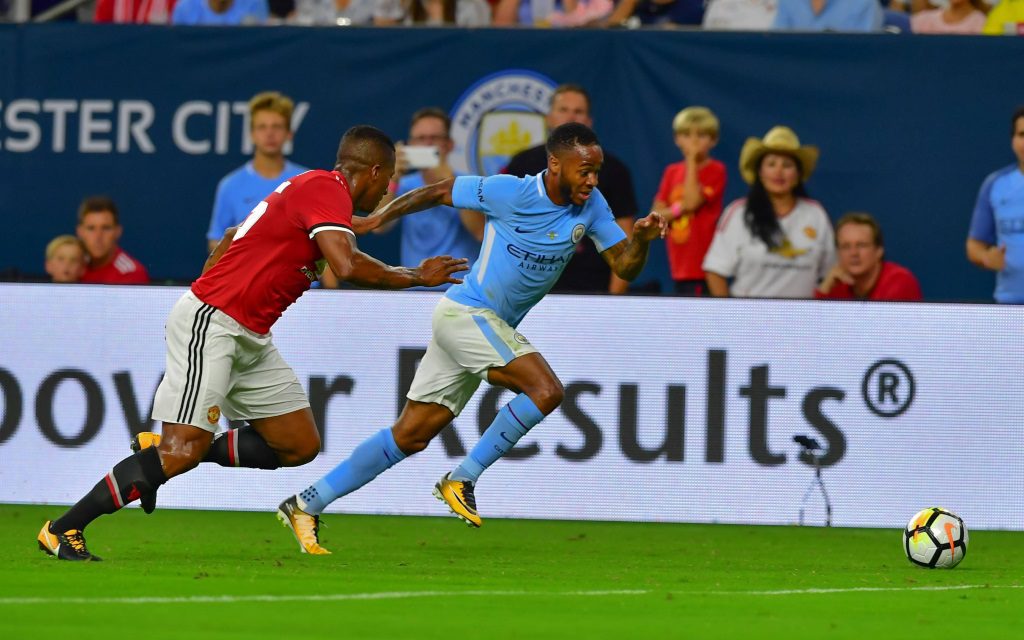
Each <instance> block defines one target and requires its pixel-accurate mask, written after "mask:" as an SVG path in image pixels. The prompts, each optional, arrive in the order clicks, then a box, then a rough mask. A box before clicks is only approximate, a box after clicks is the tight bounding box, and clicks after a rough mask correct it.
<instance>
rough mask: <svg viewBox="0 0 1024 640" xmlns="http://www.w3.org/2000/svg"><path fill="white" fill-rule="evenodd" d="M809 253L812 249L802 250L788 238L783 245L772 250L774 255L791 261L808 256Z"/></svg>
mask: <svg viewBox="0 0 1024 640" xmlns="http://www.w3.org/2000/svg"><path fill="white" fill-rule="evenodd" d="M809 251H810V249H800V248H797V247H794V246H793V243H791V242H790V241H789V238H786V239H785V240H783V241H782V244H781V245H779V246H777V247H773V248H772V250H771V252H772V253H774V254H775V255H777V256H781V257H783V258H787V259H789V260H796V259H797V258H799V257H800V256H802V255H806V254H807V253H808V252H809Z"/></svg>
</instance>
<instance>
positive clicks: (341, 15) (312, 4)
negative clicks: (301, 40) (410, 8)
mask: <svg viewBox="0 0 1024 640" xmlns="http://www.w3.org/2000/svg"><path fill="white" fill-rule="evenodd" d="M281 2H286V3H288V2H290V3H291V4H292V8H291V9H290V10H289V11H287V12H285V15H284V17H286V18H287V19H286V20H285V21H286V22H287V23H289V24H294V25H321V26H335V25H338V26H346V27H347V26H369V25H372V24H373V20H374V17H375V16H376V15H377V14H378V13H381V17H382V18H387V17H388V16H387V15H386V14H385V13H382V12H381V10H380V9H379V8H378V7H379V6H380V5H381V4H382V3H381V2H380V1H379V0H309V1H308V2H295V0H271V1H270V12H271V13H272V14H276V11H275V4H278V3H281ZM385 4H386V3H385ZM288 14H290V15H288ZM402 15H403V14H402V13H400V14H399V16H398V17H401V16H402Z"/></svg>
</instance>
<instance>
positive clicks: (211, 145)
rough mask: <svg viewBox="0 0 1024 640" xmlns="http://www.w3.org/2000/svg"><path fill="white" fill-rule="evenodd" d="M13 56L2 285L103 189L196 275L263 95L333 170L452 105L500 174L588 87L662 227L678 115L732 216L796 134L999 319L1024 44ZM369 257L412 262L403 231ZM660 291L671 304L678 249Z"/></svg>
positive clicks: (10, 42)
mask: <svg viewBox="0 0 1024 640" xmlns="http://www.w3.org/2000/svg"><path fill="white" fill-rule="evenodd" d="M0 59H2V60H3V61H4V64H3V65H0V212H2V219H3V221H4V227H5V228H4V233H3V234H0V256H2V257H0V271H9V272H10V271H17V272H20V273H42V262H43V249H44V247H45V245H46V243H47V241H49V240H50V239H51V238H52V237H54V236H56V235H58V234H60V233H66V232H73V230H74V226H75V216H76V208H77V205H78V203H79V201H80V200H81V198H82V197H84V196H86V195H90V194H97V193H105V194H108V195H110V196H112V197H113V198H114V199H115V200H116V201H117V203H118V205H119V207H120V209H121V215H122V223H123V224H124V227H125V233H124V237H123V238H122V246H124V247H125V248H126V249H127V250H128V251H129V252H130V253H132V254H133V255H135V256H136V257H137V258H139V259H140V260H141V261H142V262H143V263H144V264H145V265H146V267H147V268H148V269H149V271H150V273H151V274H152V275H153V276H154V277H155V279H157V280H168V279H173V280H183V281H187V280H189V279H191V278H193V277H195V275H196V274H198V272H199V269H200V267H201V264H202V262H203V260H204V256H205V246H206V241H205V233H206V229H207V226H208V224H209V218H210V211H211V206H212V200H213V194H214V190H215V188H216V185H217V182H218V181H219V180H220V178H221V177H223V176H224V175H225V174H226V173H228V172H229V171H231V170H233V169H235V168H236V167H238V166H239V165H241V164H242V163H244V162H245V161H246V159H247V157H248V155H249V154H250V153H251V146H250V143H249V141H248V136H247V134H246V131H247V126H248V114H247V111H246V102H247V100H248V99H249V98H250V97H251V96H252V95H253V94H255V93H257V92H259V91H263V90H268V89H273V90H278V91H282V92H284V93H286V94H288V95H289V96H291V97H292V98H293V99H294V100H295V102H296V104H297V109H296V113H295V117H294V119H293V128H294V129H295V140H294V144H293V149H292V152H291V158H292V159H293V160H294V161H296V162H298V163H300V164H303V165H306V166H311V167H325V168H330V167H331V166H333V160H334V154H335V150H336V145H337V142H338V139H339V137H340V135H341V133H342V132H343V131H344V130H345V129H346V128H348V127H349V126H351V125H353V124H359V123H371V124H375V125H377V126H379V127H381V128H382V129H384V130H385V131H387V132H388V133H389V134H390V135H392V136H393V137H394V138H395V139H402V138H404V137H405V136H406V134H407V129H408V119H409V116H410V115H411V114H412V112H413V111H415V110H416V109H418V108H420V107H423V106H428V105H431V106H434V105H436V106H440V107H442V108H444V109H446V110H447V111H449V112H450V113H451V114H452V116H453V136H454V137H455V139H456V152H455V155H454V156H453V159H452V162H453V165H455V166H456V169H458V170H463V171H470V172H483V173H492V172H496V171H498V170H500V168H501V166H502V165H503V163H504V162H505V160H506V159H507V158H508V157H509V156H510V155H511V153H513V152H514V150H516V149H518V148H520V147H522V146H526V145H528V144H536V143H538V142H539V141H540V140H542V139H543V135H544V131H543V122H542V115H543V113H544V112H545V111H546V108H547V100H548V98H549V97H550V91H551V89H552V88H553V86H554V85H555V84H557V83H561V82H575V83H580V84H582V85H584V86H585V87H587V89H588V90H589V91H590V93H591V94H592V99H593V117H594V127H595V129H596V130H597V132H598V134H599V136H600V137H601V139H602V142H603V144H604V146H605V148H606V149H607V150H609V151H611V152H612V153H614V154H615V155H617V156H618V157H620V158H621V159H622V160H624V161H625V162H626V164H627V165H628V166H629V167H630V168H631V170H632V172H633V178H634V184H635V189H636V197H637V199H638V202H639V203H640V206H641V210H646V207H647V206H648V205H649V203H650V202H651V201H652V200H653V196H654V193H655V191H656V189H657V185H658V181H659V178H660V176H661V172H662V170H663V169H664V167H665V166H666V165H667V164H669V163H671V162H674V161H677V160H679V159H680V154H679V151H678V150H677V149H676V148H675V146H674V144H673V140H672V130H671V122H672V117H673V116H674V115H675V113H676V112H677V111H678V110H680V109H681V108H683V107H686V106H689V105H695V104H700V105H705V106H708V107H710V108H711V109H712V110H714V112H715V113H716V114H717V115H718V116H719V118H720V120H721V123H722V133H721V141H720V143H719V144H718V146H717V148H716V149H715V150H714V155H715V157H717V158H719V159H720V160H722V161H723V162H725V164H726V165H727V166H728V168H729V182H728V184H727V189H726V201H727V202H728V201H729V200H731V199H733V198H735V197H740V196H742V195H743V194H744V193H745V186H746V185H745V184H744V183H743V182H742V180H741V179H740V176H739V171H738V168H737V158H738V155H739V150H740V147H741V146H742V144H743V142H744V140H745V139H746V138H747V137H750V136H758V137H759V136H761V135H763V134H764V133H765V132H766V131H767V130H768V129H769V128H770V127H772V126H774V125H776V124H786V125H789V126H791V127H793V128H794V129H795V130H796V131H797V133H798V134H799V135H800V137H801V140H802V141H803V142H805V143H809V144H815V145H817V146H819V147H820V149H821V160H820V164H819V167H818V170H817V172H816V173H815V175H814V176H813V177H812V179H811V180H810V182H809V184H808V187H809V190H810V193H811V196H812V197H814V198H816V199H818V200H820V201H821V202H822V203H823V204H824V206H825V207H826V209H827V210H828V211H829V213H830V215H831V216H832V218H833V219H837V218H838V217H839V216H840V215H841V214H842V213H844V212H846V211H850V210H862V211H869V212H871V213H873V214H875V215H876V216H877V217H878V218H879V219H880V220H881V221H882V224H883V228H884V230H885V236H886V249H887V254H888V256H889V257H890V258H891V259H893V260H895V261H896V262H899V263H902V264H904V265H906V266H908V267H910V268H911V269H912V270H913V271H915V272H916V273H917V275H918V276H919V278H920V280H921V283H922V286H923V289H924V292H925V295H926V297H928V298H930V299H937V300H947V299H971V300H986V299H990V297H991V290H992V286H993V285H992V278H991V277H990V276H989V275H987V274H985V273H983V272H981V271H979V270H978V269H976V268H975V267H973V266H971V265H970V264H969V263H968V262H967V260H966V258H965V256H964V239H965V237H966V232H967V226H968V222H969V219H970V215H971V210H972V208H973V205H974V200H975V197H976V195H977V191H978V187H979V186H980V184H981V181H982V180H983V178H984V177H985V176H986V175H987V174H988V173H990V172H991V171H993V170H995V169H996V168H999V167H1001V166H1004V165H1006V164H1009V163H1010V162H1012V161H1013V156H1012V153H1011V151H1010V136H1009V119H1010V114H1011V112H1012V110H1013V108H1014V107H1015V106H1016V105H1017V104H1018V103H1024V93H1022V92H1021V91H1020V90H1019V89H1018V88H1017V87H1016V86H1015V85H1014V83H1013V81H1012V80H1011V79H1013V78H1020V77H1024V40H1021V39H1014V38H980V37H939V36H936V37H896V36H889V35H881V34H880V35H840V34H825V35H811V34H743V33H710V32H670V31H658V32H635V31H591V30H582V31H543V30H537V31H534V30H454V29H402V30H393V29H336V28H322V29H321V28H286V27H274V28H244V29H232V28H224V29H220V28H183V27H175V28H165V27H127V26H120V25H69V24H54V25H30V26H6V25H5V26H2V27H0ZM360 243H361V246H362V247H363V248H364V249H365V250H367V251H368V252H370V253H373V254H374V255H377V256H378V257H380V258H382V259H384V260H387V261H395V260H397V253H398V252H397V245H398V241H397V237H396V234H391V235H390V236H381V237H372V238H364V239H361V241H360ZM641 281H647V282H653V283H656V284H661V285H663V286H665V285H667V283H668V269H667V265H666V261H665V257H664V249H663V247H660V246H659V247H657V250H656V251H655V252H654V254H653V255H652V259H651V262H650V264H649V265H648V267H647V269H646V270H645V272H644V274H643V275H642V276H641ZM665 288H667V287H665Z"/></svg>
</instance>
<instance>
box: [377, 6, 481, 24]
mask: <svg viewBox="0 0 1024 640" xmlns="http://www.w3.org/2000/svg"><path fill="white" fill-rule="evenodd" d="M373 23H374V24H375V25H377V26H389V25H396V24H406V25H414V24H415V25H426V26H438V25H458V26H460V27H484V26H487V25H489V24H491V6H490V5H489V4H487V2H486V0H379V1H378V3H377V8H376V9H375V11H374V18H373Z"/></svg>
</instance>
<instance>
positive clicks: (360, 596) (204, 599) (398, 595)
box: [0, 589, 650, 605]
mask: <svg viewBox="0 0 1024 640" xmlns="http://www.w3.org/2000/svg"><path fill="white" fill-rule="evenodd" d="M647 593H650V592H649V591H645V590H641V589H615V590H604V591H497V590H496V591H380V592H375V593H326V594H309V595H280V596H274V595H249V596H166V597H163V596H143V597H137V598H109V597H99V598H82V597H74V598H0V605H5V604H6V605H15V604H45V605H53V604H206V603H213V604H224V603H228V604H230V603H235V602H334V601H341V600H402V599H406V598H452V597H460V596H500V597H516V596H536V597H543V598H548V597H559V596H572V597H580V596H582V597H588V596H639V595H645V594H647Z"/></svg>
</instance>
